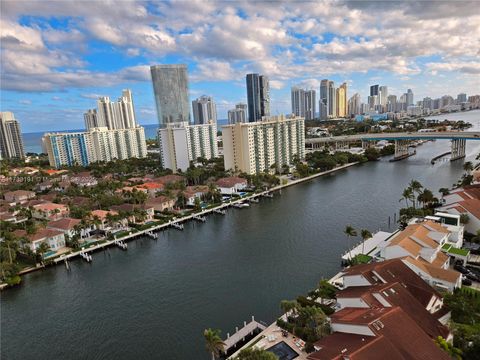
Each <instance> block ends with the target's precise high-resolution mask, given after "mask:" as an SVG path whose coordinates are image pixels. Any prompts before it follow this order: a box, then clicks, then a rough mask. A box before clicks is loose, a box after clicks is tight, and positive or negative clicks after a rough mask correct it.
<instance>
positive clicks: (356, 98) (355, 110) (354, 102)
mask: <svg viewBox="0 0 480 360" xmlns="http://www.w3.org/2000/svg"><path fill="white" fill-rule="evenodd" d="M361 113H362V99H361V97H360V94H359V93H355V94H354V95H353V96H352V97H351V98H350V99H349V100H348V113H347V114H348V115H349V116H350V117H351V116H354V115H360V114H361Z"/></svg>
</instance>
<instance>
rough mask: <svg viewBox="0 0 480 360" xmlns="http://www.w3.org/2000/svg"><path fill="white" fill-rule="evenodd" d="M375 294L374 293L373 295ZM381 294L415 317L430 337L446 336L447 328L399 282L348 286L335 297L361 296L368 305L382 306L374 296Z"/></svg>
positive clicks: (393, 304) (389, 301)
mask: <svg viewBox="0 0 480 360" xmlns="http://www.w3.org/2000/svg"><path fill="white" fill-rule="evenodd" d="M374 294H376V295H374ZM376 296H377V297H379V296H381V298H383V299H384V301H386V302H388V303H389V304H390V305H391V306H399V307H401V308H402V310H403V311H405V313H406V314H408V316H410V317H411V318H412V319H415V321H416V322H417V324H418V325H419V326H420V327H421V328H422V330H423V331H424V332H425V333H426V334H428V335H429V336H430V337H431V338H436V337H437V336H442V337H443V338H445V339H446V338H447V337H448V334H449V330H448V329H447V327H445V326H444V325H442V324H441V323H440V322H439V321H438V320H436V318H435V317H433V316H432V315H431V314H430V312H428V311H427V309H426V308H425V306H424V305H423V304H421V303H420V302H419V301H418V300H417V299H416V298H415V297H414V296H413V295H412V294H411V293H410V292H409V291H408V290H407V289H406V288H405V287H404V286H403V285H401V284H400V283H398V282H396V283H389V284H381V285H374V286H358V287H350V288H347V289H345V290H342V291H339V292H337V299H342V298H361V299H363V301H364V303H366V304H368V305H369V306H370V307H374V306H377V307H378V306H384V305H382V303H381V302H380V301H379V300H378V299H377V298H376Z"/></svg>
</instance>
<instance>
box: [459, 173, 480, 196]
mask: <svg viewBox="0 0 480 360" xmlns="http://www.w3.org/2000/svg"><path fill="white" fill-rule="evenodd" d="M479 174H480V172H479ZM463 191H465V192H466V193H467V194H468V195H469V196H470V197H471V198H472V199H477V200H480V184H474V185H467V186H464V187H463Z"/></svg>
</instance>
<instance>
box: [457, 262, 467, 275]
mask: <svg viewBox="0 0 480 360" xmlns="http://www.w3.org/2000/svg"><path fill="white" fill-rule="evenodd" d="M453 268H454V269H455V270H457V271H458V272H461V273H462V274H468V273H470V270H468V269H467V268H466V267H464V266H462V265H458V264H457V265H455V266H454V267H453Z"/></svg>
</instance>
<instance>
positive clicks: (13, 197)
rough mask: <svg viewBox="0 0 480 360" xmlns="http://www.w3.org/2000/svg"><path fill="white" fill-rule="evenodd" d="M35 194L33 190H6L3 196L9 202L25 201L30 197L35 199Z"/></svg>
mask: <svg viewBox="0 0 480 360" xmlns="http://www.w3.org/2000/svg"><path fill="white" fill-rule="evenodd" d="M35 195H36V194H35V193H34V192H33V191H26V190H15V191H8V192H6V193H5V194H3V198H4V199H5V201H8V202H9V203H24V202H26V201H27V200H29V199H33V198H34V197H35Z"/></svg>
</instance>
